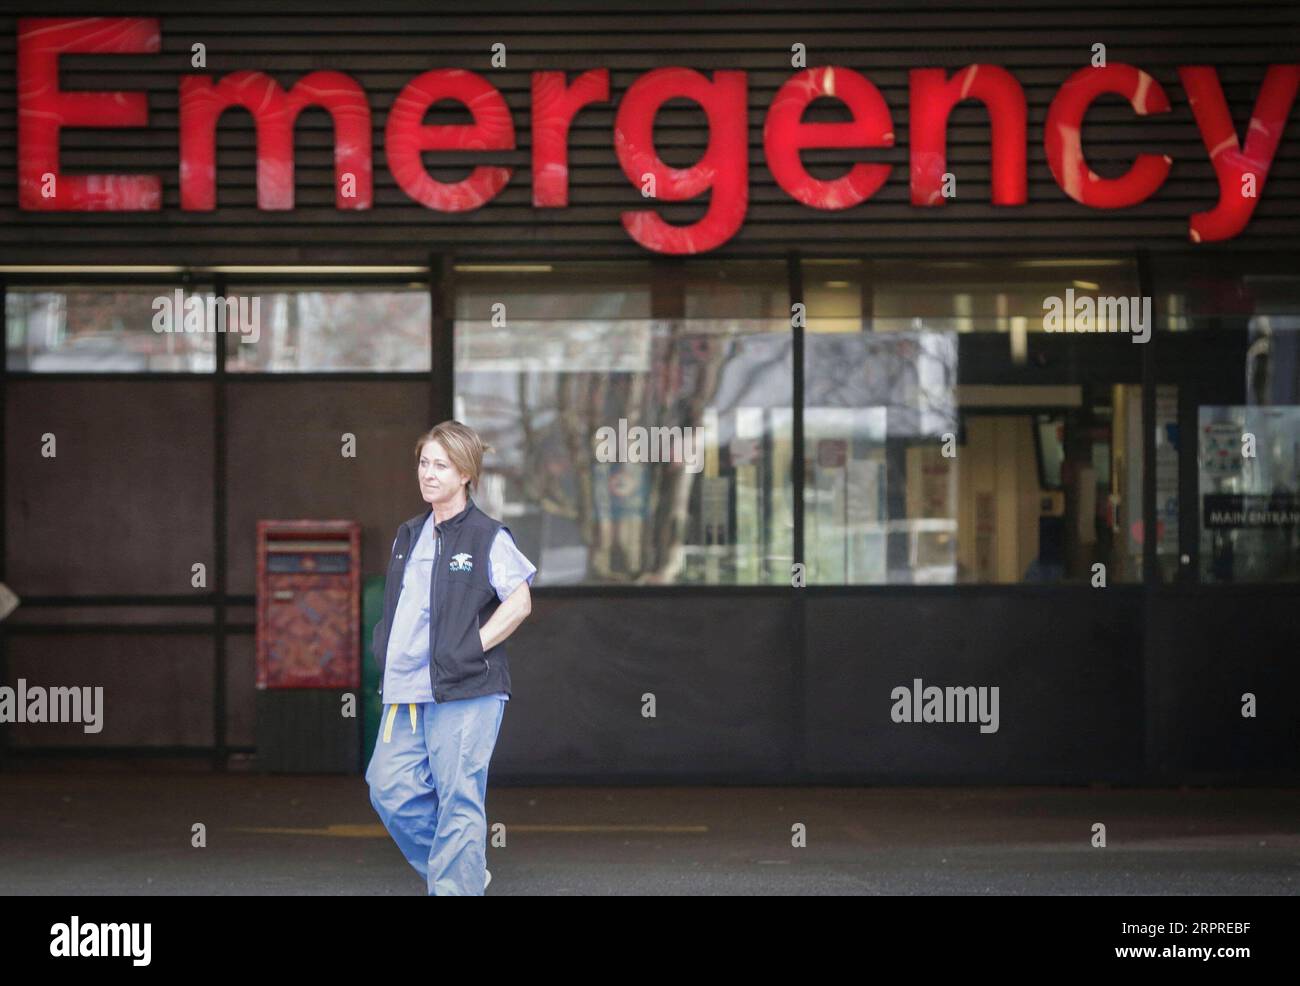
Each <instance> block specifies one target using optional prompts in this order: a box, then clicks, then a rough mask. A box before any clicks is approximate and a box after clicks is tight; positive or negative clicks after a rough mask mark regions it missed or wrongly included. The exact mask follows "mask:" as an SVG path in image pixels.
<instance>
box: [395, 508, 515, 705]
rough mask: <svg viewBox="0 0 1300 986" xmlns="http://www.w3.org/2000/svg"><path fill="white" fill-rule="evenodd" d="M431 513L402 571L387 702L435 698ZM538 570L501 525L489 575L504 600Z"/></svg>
mask: <svg viewBox="0 0 1300 986" xmlns="http://www.w3.org/2000/svg"><path fill="white" fill-rule="evenodd" d="M433 516H434V515H433V513H432V512H430V513H429V517H428V519H427V520H425V522H424V526H423V527H422V528H420V536H419V537H418V538H417V539H416V542H415V546H414V547H413V548H412V549H411V554H410V557H409V558H407V559H406V571H405V572H404V573H403V575H402V594H401V596H399V597H398V600H397V612H396V613H395V614H393V629H392V630H391V631H390V632H389V635H388V652H387V655H386V656H385V658H384V691H383V696H382V697H383V701H384V704H386V705H387V704H390V703H392V704H397V703H408V702H432V701H433V686H432V682H430V681H429V580H430V577H431V576H432V574H433V563H434V562H435V561H436V560H437V554H438V546H437V544H436V542H435V538H434V519H433ZM395 543H396V542H394V544H395ZM536 574H537V568H536V566H535V565H533V563H532V562H530V561H529V560H528V558H527V557H526V556H525V555H524V553H523V552H522V551H520V550H519V549H518V548H517V547H516V546H515V541H514V538H512V537H511V536H510V534H509V533H508V532H506V531H505V530H500V531H498V532H497V536H496V538H495V539H494V540H493V541H492V549H491V551H490V552H489V554H488V581H489V583H490V584H491V585H492V589H493V590H494V591H495V592H496V594H497V598H498V599H500V600H501V601H502V602H504V601H505V600H506V598H507V597H508V596H509V595H510V593H512V592H514V591H515V589H517V588H519V583H520V582H525V581H526V582H527V583H528V584H529V585H532V583H533V576H534V575H536ZM496 697H497V698H500V699H502V700H504V701H509V700H510V696H509V695H507V694H506V693H505V692H497V693H496ZM412 711H414V710H412Z"/></svg>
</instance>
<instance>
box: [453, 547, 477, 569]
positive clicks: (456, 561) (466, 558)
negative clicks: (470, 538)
mask: <svg viewBox="0 0 1300 986" xmlns="http://www.w3.org/2000/svg"><path fill="white" fill-rule="evenodd" d="M449 567H450V568H451V570H452V571H453V572H472V571H474V556H473V555H467V554H464V553H463V552H462V553H461V554H459V555H452V557H451V565H450V566H449Z"/></svg>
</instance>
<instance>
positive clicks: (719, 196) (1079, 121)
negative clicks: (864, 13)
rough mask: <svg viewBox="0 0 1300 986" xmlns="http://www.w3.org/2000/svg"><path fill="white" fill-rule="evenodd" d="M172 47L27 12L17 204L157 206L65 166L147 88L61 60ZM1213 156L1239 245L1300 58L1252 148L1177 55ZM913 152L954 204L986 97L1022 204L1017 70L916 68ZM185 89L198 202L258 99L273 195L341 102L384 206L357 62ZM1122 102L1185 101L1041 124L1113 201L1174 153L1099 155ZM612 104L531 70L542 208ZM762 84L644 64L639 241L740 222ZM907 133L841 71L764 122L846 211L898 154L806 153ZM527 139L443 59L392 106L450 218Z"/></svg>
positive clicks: (1004, 194)
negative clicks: (665, 128) (687, 212)
mask: <svg viewBox="0 0 1300 986" xmlns="http://www.w3.org/2000/svg"><path fill="white" fill-rule="evenodd" d="M160 47H161V33H160V27H159V22H158V20H157V19H156V18H144V17H107V18H24V19H21V20H20V21H19V22H18V202H19V206H20V208H22V209H25V210H30V211H63V212H66V211H73V212H77V211H85V212H89V211H156V210H160V209H161V208H162V180H161V179H160V178H159V177H158V176H156V175H140V174H135V175H125V174H123V175H65V174H62V173H61V172H60V170H59V134H60V131H61V130H62V129H63V128H65V127H94V128H110V127H143V126H147V125H148V118H149V107H148V102H147V97H146V96H145V94H144V93H139V92H68V91H63V90H61V89H60V88H59V58H60V56H62V55H67V54H153V53H157V52H158V51H159V50H160ZM1178 77H1179V81H1180V83H1181V84H1182V86H1183V89H1184V90H1185V92H1186V94H1187V98H1188V101H1189V103H1190V105H1191V108H1192V112H1193V115H1194V116H1195V119H1196V125H1197V127H1198V128H1199V130H1200V133H1201V138H1202V141H1203V143H1204V145H1205V148H1206V153H1207V156H1208V157H1209V160H1210V162H1211V164H1212V165H1213V167H1214V172H1215V175H1216V177H1217V181H1218V193H1219V197H1218V201H1217V202H1216V203H1215V204H1214V206H1213V207H1212V208H1210V209H1208V210H1206V211H1204V212H1197V213H1193V214H1192V215H1191V216H1190V217H1189V223H1188V235H1189V236H1190V238H1191V239H1192V240H1193V241H1195V242H1206V241H1212V240H1225V239H1231V238H1232V237H1234V236H1236V235H1237V234H1239V233H1240V232H1241V231H1242V230H1243V229H1244V228H1245V227H1246V224H1247V223H1248V222H1249V220H1250V217H1251V215H1252V214H1253V212H1254V210H1255V206H1256V204H1257V203H1258V201H1259V196H1260V195H1261V194H1262V192H1263V188H1264V183H1265V179H1266V178H1267V176H1268V172H1269V168H1270V167H1271V165H1272V163H1273V158H1274V155H1275V154H1276V151H1277V146H1278V142H1279V140H1280V139H1281V136H1282V131H1283V129H1284V128H1285V126H1286V122H1287V118H1288V116H1289V115H1290V112H1291V108H1292V106H1293V105H1294V103H1295V98H1296V91H1297V86H1298V85H1300V64H1283V65H1270V66H1269V67H1268V71H1267V72H1266V74H1265V76H1264V80H1263V82H1262V84H1261V86H1260V90H1259V94H1258V96H1257V98H1256V101H1255V107H1254V111H1253V113H1252V115H1251V119H1250V123H1249V125H1248V127H1247V129H1246V141H1245V146H1244V147H1243V146H1242V144H1241V141H1240V139H1239V137H1238V134H1237V131H1236V129H1235V128H1234V126H1233V122H1232V115H1231V113H1230V112H1229V109H1228V105H1227V101H1226V100H1225V98H1224V95H1223V89H1222V86H1221V85H1220V83H1219V77H1218V72H1217V71H1216V70H1215V69H1214V68H1213V67H1212V66H1207V65H1187V66H1179V68H1178ZM909 89H910V93H909V100H910V102H909V110H910V129H909V135H908V136H909V144H908V146H909V151H910V164H911V202H912V205H913V206H916V207H919V208H937V207H942V206H943V205H945V204H946V202H947V201H948V199H947V198H946V197H945V195H944V194H943V192H944V179H945V175H946V174H947V171H948V169H947V128H948V118H949V116H950V114H951V113H952V110H953V107H954V106H956V105H957V103H959V102H961V101H962V100H965V99H975V100H978V101H979V102H981V103H982V104H983V105H984V106H985V108H986V109H987V111H988V113H989V118H990V121H991V128H990V133H991V153H992V159H991V166H992V167H991V170H992V193H991V194H992V202H993V204H994V205H1001V206H1014V205H1024V204H1025V203H1026V201H1027V192H1026V180H1025V170H1026V158H1027V151H1026V104H1025V94H1024V90H1023V89H1022V88H1021V86H1020V84H1019V82H1018V81H1017V80H1016V79H1015V77H1014V76H1013V75H1012V74H1011V73H1010V72H1008V71H1007V70H1006V69H1003V68H1000V67H998V66H996V65H984V64H979V65H969V66H966V67H965V68H963V69H959V70H958V71H956V72H955V73H952V74H951V75H949V74H948V73H947V72H946V70H944V69H937V68H920V69H914V70H912V72H911V73H910V85H909ZM179 92H180V123H179V131H180V133H179V138H180V192H181V209H183V210H185V211H207V210H212V209H215V208H216V207H217V201H216V131H217V121H218V119H219V118H220V116H221V115H222V114H223V113H224V112H226V111H227V110H228V109H231V108H232V107H242V108H243V109H244V110H246V111H247V112H249V113H250V114H251V115H252V116H253V119H254V121H255V123H256V128H257V204H258V207H259V208H261V209H265V210H284V209H292V208H293V207H294V153H293V134H294V123H295V121H296V119H297V117H298V114H299V113H300V112H302V110H303V109H305V108H307V107H309V106H310V107H319V108H321V109H324V110H325V111H326V112H328V113H329V114H330V116H331V118H332V120H333V124H334V167H335V204H336V206H337V207H338V208H339V209H350V210H364V209H369V208H370V207H371V204H372V201H373V192H372V188H373V180H372V167H371V135H372V129H371V115H370V102H369V99H368V97H367V95H366V93H365V90H364V89H363V88H362V87H361V85H360V83H358V82H357V81H356V80H355V79H353V78H352V77H351V76H349V75H346V74H344V73H342V72H335V71H318V72H312V73H310V74H308V75H305V76H303V77H302V78H300V79H299V80H298V81H297V82H296V83H295V84H294V85H292V86H291V87H290V88H289V89H288V90H287V91H286V90H285V89H284V88H283V87H282V86H281V85H280V84H279V83H278V82H277V81H276V80H275V79H273V78H272V77H271V76H269V75H266V74H265V73H262V72H254V71H240V72H234V73H232V74H230V75H226V76H224V77H223V78H221V79H220V80H217V79H214V78H212V77H210V76H207V75H198V74H194V75H183V76H181V77H180V80H179ZM1105 95H1118V96H1122V97H1123V98H1125V99H1126V100H1127V101H1128V103H1129V105H1130V106H1131V107H1132V109H1133V112H1134V113H1135V114H1137V115H1138V116H1150V115H1156V114H1161V113H1168V112H1169V111H1170V103H1169V98H1168V95H1167V94H1166V93H1165V91H1164V89H1163V88H1162V87H1161V85H1160V83H1159V82H1157V81H1156V80H1155V79H1153V78H1152V77H1151V76H1150V75H1148V74H1147V73H1146V72H1144V71H1142V70H1141V69H1139V68H1136V67H1135V66H1132V65H1126V64H1120V63H1112V64H1109V65H1105V66H1103V67H1088V68H1082V69H1080V70H1078V71H1077V72H1075V73H1074V74H1073V75H1071V76H1070V77H1069V78H1067V79H1066V80H1065V81H1064V82H1063V83H1062V85H1061V88H1060V89H1059V91H1058V92H1057V93H1056V96H1055V97H1054V98H1053V100H1052V103H1051V106H1050V107H1049V109H1048V113H1047V120H1046V124H1045V127H1044V147H1045V151H1046V155H1047V161H1048V164H1049V166H1050V168H1051V172H1052V176H1053V177H1054V178H1055V180H1056V182H1057V184H1058V185H1059V186H1060V188H1061V190H1062V191H1063V192H1064V193H1065V194H1066V195H1068V196H1069V197H1070V198H1072V199H1074V200H1075V201H1077V202H1080V203H1082V204H1084V205H1087V206H1090V207H1092V208H1097V209H1120V208H1126V207H1130V206H1134V205H1137V204H1139V203H1141V202H1143V201H1145V200H1147V199H1149V198H1150V197H1151V196H1152V195H1154V194H1155V193H1156V192H1157V191H1158V190H1159V189H1160V186H1161V185H1162V184H1163V183H1164V181H1165V179H1166V178H1167V177H1168V174H1169V169H1170V165H1171V164H1172V160H1171V159H1170V158H1169V157H1168V156H1167V155H1159V154H1152V153H1139V154H1138V155H1136V157H1135V158H1134V160H1133V163H1132V165H1131V166H1130V168H1129V170H1128V171H1127V172H1125V173H1124V174H1123V175H1120V176H1118V177H1111V178H1103V177H1102V176H1100V175H1098V174H1096V173H1095V172H1094V171H1093V170H1092V169H1091V168H1089V166H1088V161H1087V155H1086V151H1085V148H1084V147H1083V142H1082V137H1081V131H1082V126H1083V120H1084V117H1085V115H1086V114H1087V112H1088V109H1089V108H1090V107H1091V106H1092V104H1093V103H1094V102H1095V101H1096V100H1097V99H1098V98H1100V97H1102V96H1105ZM674 99H687V100H690V101H691V102H694V103H695V104H697V105H698V106H699V107H700V108H701V109H702V110H703V111H704V115H705V118H706V120H707V122H708V144H707V146H706V148H705V151H704V154H703V156H702V157H701V158H700V159H699V160H698V161H696V162H695V164H693V165H691V166H690V167H687V168H674V167H671V166H670V165H668V164H666V163H665V162H664V161H663V160H662V159H661V158H660V157H659V154H658V151H657V150H656V147H655V142H654V124H655V117H656V115H657V114H658V112H659V110H660V109H661V108H662V107H663V106H664V104H665V103H667V102H668V101H670V100H674ZM818 99H828V100H836V101H838V102H839V103H841V104H842V105H843V107H844V108H845V109H846V110H847V112H848V115H849V117H850V119H849V120H848V121H845V122H836V123H820V122H805V121H804V114H805V110H807V108H808V107H809V106H810V105H811V104H812V103H813V101H814V100H818ZM448 100H450V101H453V102H456V103H459V104H461V105H462V106H464V107H465V108H466V110H467V111H468V112H469V114H470V117H471V119H472V122H471V123H468V124H426V123H425V122H424V118H425V116H426V114H427V113H428V111H429V109H430V108H431V107H433V106H434V105H435V104H437V103H440V102H444V101H448ZM610 100H611V96H610V87H609V71H608V70H607V69H603V68H597V69H592V70H590V71H587V72H584V73H582V74H580V75H578V76H577V77H576V78H570V77H569V75H567V74H566V73H564V72H549V71H548V72H535V73H533V76H532V105H531V122H532V128H533V133H532V176H533V192H532V201H533V205H534V207H536V208H539V209H554V208H563V207H565V206H567V205H568V204H569V178H568V176H569V171H568V150H569V145H568V134H569V127H570V125H571V124H572V122H573V119H574V117H575V116H576V115H577V114H578V113H579V112H581V111H582V110H584V109H585V108H587V107H589V106H592V105H600V104H607V103H609V102H610ZM747 109H748V84H747V76H746V73H745V72H742V71H716V72H713V73H712V77H709V76H707V75H705V74H703V73H701V72H698V71H695V70H693V69H689V68H660V69H654V70H652V71H649V72H647V73H645V74H644V75H642V76H641V77H640V78H638V79H637V80H636V81H635V82H633V83H632V85H631V86H630V87H628V89H627V91H626V92H624V93H623V95H622V98H621V99H620V100H619V102H618V109H617V113H616V116H615V122H614V133H613V143H614V151H615V153H616V155H617V157H618V161H619V165H620V166H621V168H622V170H623V172H624V174H626V175H627V177H628V180H629V181H631V182H632V184H633V185H634V186H635V187H636V188H638V189H640V190H641V192H642V194H643V195H644V196H645V197H646V201H647V206H646V207H645V208H639V209H630V210H628V211H626V212H624V213H623V215H622V222H623V226H624V228H625V229H626V230H627V232H628V234H629V235H630V236H631V237H632V239H634V240H635V241H636V242H637V243H639V244H641V245H642V246H644V247H645V248H647V249H649V250H653V251H655V252H658V253H667V254H691V253H702V252H705V251H708V250H712V249H714V248H716V247H718V246H721V245H722V244H723V243H725V242H727V241H728V240H729V239H731V238H732V237H733V236H735V235H736V233H737V232H738V231H739V230H740V228H741V226H742V225H743V223H744V220H745V214H746V212H747V210H748V205H749V155H748V143H749V141H748V136H749V135H748V124H747ZM894 140H895V133H894V126H893V122H892V119H891V116H890V110H889V106H888V105H887V104H886V102H885V100H884V97H883V96H882V95H881V93H880V90H879V89H877V88H876V86H875V85H873V84H872V82H871V81H870V79H868V78H867V77H866V76H864V75H861V74H859V73H858V72H855V71H853V70H852V69H849V68H844V67H839V66H826V67H819V68H811V69H805V70H803V71H801V72H799V73H797V74H796V75H794V76H792V77H791V78H790V79H789V80H788V81H787V82H786V83H785V84H784V85H783V86H782V87H781V88H780V89H779V90H778V92H777V93H776V95H775V96H774V97H773V99H772V103H771V105H770V106H769V107H768V109H767V115H766V120H765V122H764V126H763V149H764V154H765V156H766V159H767V165H768V168H769V169H770V170H771V172H772V176H773V177H774V178H775V180H776V182H777V183H778V184H779V185H780V187H781V188H782V189H783V190H784V191H785V192H786V193H788V194H789V195H790V196H791V197H792V198H794V199H796V200H797V201H799V202H801V203H803V204H804V205H807V206H809V207H811V208H814V209H823V210H840V209H849V208H852V207H854V206H857V205H859V204H861V203H863V202H865V201H866V200H867V199H869V198H871V196H872V195H874V194H875V193H876V192H877V191H878V190H879V189H880V187H881V186H882V185H883V184H884V183H885V181H886V180H887V179H888V177H889V173H890V170H891V167H892V166H891V165H888V164H882V163H866V162H862V163H857V164H854V165H852V166H851V167H850V168H849V169H848V171H847V173H845V174H844V175H841V176H840V177H838V178H834V179H830V180H826V179H819V178H814V177H813V176H812V175H811V174H809V172H808V171H807V169H806V168H805V167H804V165H803V162H802V160H801V157H800V152H801V151H804V150H812V149H817V148H855V149H856V148H875V147H892V146H893V145H894ZM514 148H515V122H514V119H513V117H512V115H511V112H510V109H509V107H508V106H507V105H506V101H505V98H504V97H503V96H502V94H501V92H500V91H499V90H498V89H497V88H496V87H495V86H493V85H492V84H491V83H490V82H489V81H488V80H487V79H485V78H484V77H483V76H481V75H479V74H477V73H474V72H470V71H467V70H463V69H437V70H434V71H430V72H425V73H423V74H422V75H419V76H417V77H416V78H414V79H412V80H411V81H410V82H409V83H408V84H407V85H406V86H405V87H404V88H403V89H402V90H401V91H400V92H399V93H398V95H397V97H396V98H395V99H394V101H393V104H392V106H391V107H390V108H389V113H388V120H387V124H386V126H385V130H384V150H385V155H386V157H387V163H388V168H389V171H390V172H391V173H392V175H393V178H394V180H395V181H396V182H397V184H398V186H399V187H400V188H401V189H402V190H403V192H405V194H406V195H408V196H409V197H410V198H411V199H412V200H413V201H415V202H417V203H419V204H420V205H423V206H425V207H426V208H429V209H434V210H437V211H440V212H465V211H468V210H473V209H478V208H480V207H482V206H484V205H487V204H488V203H489V202H491V201H492V199H493V198H494V197H495V196H496V195H497V194H498V193H500V191H501V190H502V189H503V188H505V186H506V185H507V184H508V183H509V181H510V179H511V176H512V169H511V168H509V167H505V166H499V165H488V164H480V165H478V166H476V167H474V169H473V171H472V172H471V173H470V174H469V176H468V177H466V178H464V179H462V180H460V181H456V182H444V181H439V180H437V179H435V178H434V177H433V176H432V175H430V174H429V171H428V169H427V168H426V166H425V164H424V159H423V155H424V154H425V153H426V152H430V151H479V152H492V151H508V150H513V149H514ZM706 196H707V201H708V207H707V211H706V212H705V214H704V215H703V216H702V217H701V218H699V219H698V220H697V221H695V222H693V223H690V224H688V225H676V224H673V223H670V222H668V221H666V220H665V219H664V218H663V217H662V216H661V215H660V213H659V211H658V210H657V209H656V208H655V203H658V202H682V201H687V200H692V199H701V200H703V199H704V198H705V197H706Z"/></svg>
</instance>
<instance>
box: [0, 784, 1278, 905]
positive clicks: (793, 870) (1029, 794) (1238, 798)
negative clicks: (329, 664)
mask: <svg viewBox="0 0 1300 986" xmlns="http://www.w3.org/2000/svg"><path fill="white" fill-rule="evenodd" d="M0 789H2V790H3V797H2V798H0V892H2V893H6V894H13V893H21V894H78V895H102V894H205V895H223V894H325V895H351V894H383V895H407V894H410V895H420V894H422V893H423V892H424V885H423V882H422V881H421V879H420V878H419V876H418V875H417V874H416V873H415V871H414V870H413V869H411V868H410V867H409V866H408V864H407V863H406V862H405V861H404V860H403V859H402V857H401V856H400V854H399V853H398V851H397V848H396V847H395V846H394V845H393V843H392V842H391V840H390V839H389V838H388V836H387V833H385V832H384V831H383V829H382V828H381V827H380V826H379V824H378V820H377V818H376V816H375V815H374V813H373V811H372V810H371V807H370V803H369V799H368V792H367V789H366V786H365V783H364V781H363V780H362V779H361V778H360V777H323V776H322V777H317V776H261V775H255V774H240V773H233V774H226V775H213V774H208V773H197V772H186V771H181V772H173V773H166V772H163V771H159V770H154V771H152V772H143V771H142V770H139V769H126V770H122V769H111V770H98V771H96V772H94V773H90V772H88V771H87V770H82V771H81V772H74V771H71V770H69V769H68V768H66V767H64V768H63V769H60V770H44V769H42V770H39V771H35V770H22V771H18V772H11V773H6V774H4V775H0ZM488 816H489V822H490V823H491V824H493V825H494V826H495V825H496V824H497V823H501V824H502V825H504V831H505V837H506V842H507V844H506V846H504V847H495V846H494V847H492V848H490V849H489V852H488V866H489V868H490V869H491V870H492V876H493V879H492V886H491V887H490V888H489V891H488V893H489V895H490V896H496V895H501V894H692V895H694V894H989V893H993V894H1022V893H1032V894H1157V895H1159V894H1178V895H1184V894H1288V895H1293V894H1296V893H1297V892H1300V790H1276V789H1204V788H1196V789H1162V790H1134V789H1106V788H1046V787H1019V788H934V787H932V788H843V787H780V788H777V787H708V788H701V787H622V788H588V787H581V788H580V787H562V788H561V787H527V788H505V787H491V788H489V791H488ZM199 822H201V823H203V824H204V825H205V826H206V832H207V846H206V848H193V847H191V845H190V842H191V831H192V826H193V825H194V824H195V823H199ZM1098 822H1100V823H1103V824H1104V825H1105V826H1106V841H1107V845H1106V847H1105V848H1094V847H1093V846H1092V844H1091V840H1092V826H1093V825H1094V823H1098ZM796 825H800V826H804V831H806V842H807V845H806V846H805V847H803V848H796V847H794V846H792V844H791V840H792V838H793V831H794V826H796Z"/></svg>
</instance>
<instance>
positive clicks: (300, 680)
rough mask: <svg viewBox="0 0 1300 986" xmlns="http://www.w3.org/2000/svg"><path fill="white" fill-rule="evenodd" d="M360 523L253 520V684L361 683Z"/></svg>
mask: <svg viewBox="0 0 1300 986" xmlns="http://www.w3.org/2000/svg"><path fill="white" fill-rule="evenodd" d="M360 625H361V525H360V523H359V522H357V521H354V520H259V521H258V522H257V687H258V688H259V689H263V688H360V687H361V631H360Z"/></svg>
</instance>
